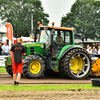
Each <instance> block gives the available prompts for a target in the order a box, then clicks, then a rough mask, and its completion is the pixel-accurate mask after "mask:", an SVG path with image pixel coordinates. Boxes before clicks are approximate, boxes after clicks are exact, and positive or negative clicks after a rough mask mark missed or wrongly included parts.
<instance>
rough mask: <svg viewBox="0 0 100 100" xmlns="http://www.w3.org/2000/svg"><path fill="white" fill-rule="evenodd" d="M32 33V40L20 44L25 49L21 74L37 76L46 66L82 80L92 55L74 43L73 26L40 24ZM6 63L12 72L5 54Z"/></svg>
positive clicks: (85, 76) (88, 68) (30, 76)
mask: <svg viewBox="0 0 100 100" xmlns="http://www.w3.org/2000/svg"><path fill="white" fill-rule="evenodd" d="M34 35H35V38H34V42H33V43H23V45H24V46H25V48H26V56H25V57H23V59H24V63H23V75H24V77H26V78H35V79H36V78H40V77H41V76H43V75H44V73H45V71H46V70H47V69H51V70H53V71H55V72H59V73H60V74H61V75H62V76H63V77H66V78H71V79H85V78H87V77H88V76H89V75H90V71H91V67H92V61H91V56H90V55H89V54H88V52H87V51H85V50H84V49H83V48H82V47H81V46H80V45H74V30H73V29H72V28H65V27H55V26H54V25H52V26H39V27H38V29H37V31H36V32H35V34H34ZM57 39H58V40H57ZM5 64H6V70H7V72H8V73H9V74H10V75H11V74H12V72H11V69H12V63H11V59H10V57H6V62H5Z"/></svg>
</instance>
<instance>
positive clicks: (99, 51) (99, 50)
mask: <svg viewBox="0 0 100 100" xmlns="http://www.w3.org/2000/svg"><path fill="white" fill-rule="evenodd" d="M98 54H100V45H99V46H98Z"/></svg>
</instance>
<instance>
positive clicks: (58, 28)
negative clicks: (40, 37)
mask: <svg viewBox="0 0 100 100" xmlns="http://www.w3.org/2000/svg"><path fill="white" fill-rule="evenodd" d="M39 27H40V28H51V29H57V30H69V31H74V29H72V28H68V27H54V26H53V27H52V26H39Z"/></svg>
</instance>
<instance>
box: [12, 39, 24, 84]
mask: <svg viewBox="0 0 100 100" xmlns="http://www.w3.org/2000/svg"><path fill="white" fill-rule="evenodd" d="M21 43H22V39H21V38H18V40H17V43H16V44H14V45H13V46H12V47H11V58H12V65H13V67H12V69H13V80H14V83H13V84H14V85H18V84H19V81H20V78H21V73H22V70H23V55H25V54H26V53H25V47H24V46H23V45H22V44H21ZM16 73H18V76H16Z"/></svg>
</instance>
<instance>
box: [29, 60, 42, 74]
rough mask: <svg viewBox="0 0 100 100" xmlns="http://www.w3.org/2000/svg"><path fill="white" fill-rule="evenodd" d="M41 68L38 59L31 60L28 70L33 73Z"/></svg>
mask: <svg viewBox="0 0 100 100" xmlns="http://www.w3.org/2000/svg"><path fill="white" fill-rule="evenodd" d="M40 70H41V64H40V63H39V62H38V61H32V62H31V64H30V72H31V73H33V74H37V73H39V72H40Z"/></svg>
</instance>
